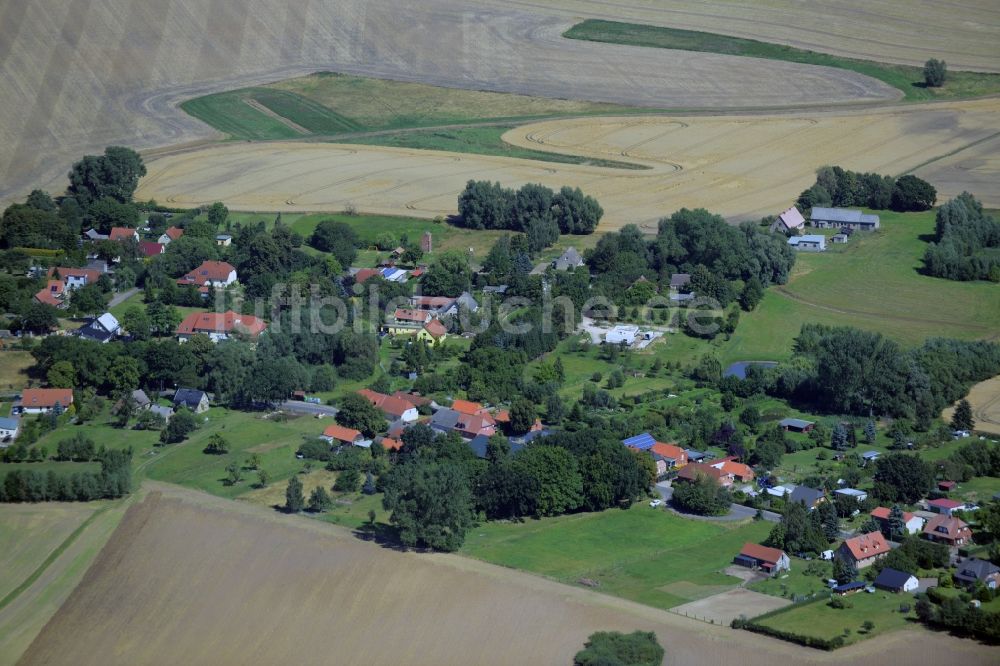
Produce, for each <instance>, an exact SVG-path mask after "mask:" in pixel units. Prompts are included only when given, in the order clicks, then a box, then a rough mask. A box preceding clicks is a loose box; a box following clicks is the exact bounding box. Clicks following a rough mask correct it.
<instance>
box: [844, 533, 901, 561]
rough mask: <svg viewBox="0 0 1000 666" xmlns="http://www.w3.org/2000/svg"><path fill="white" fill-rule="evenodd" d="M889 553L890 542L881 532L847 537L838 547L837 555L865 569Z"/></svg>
mask: <svg viewBox="0 0 1000 666" xmlns="http://www.w3.org/2000/svg"><path fill="white" fill-rule="evenodd" d="M888 554H889V544H888V542H887V541H886V540H885V537H884V536H882V533H881V532H871V533H869V534H860V535H858V536H856V537H853V538H851V539H847V540H846V541H844V543H842V544H840V547H839V548H837V556H838V557H843V558H846V559H847V560H848V561H850V562H853V563H854V566H855V568H858V569H864V568H865V567H870V566H871V565H873V564H875V562H876V561H877V560H880V559H882V558H883V557H885V556H886V555H888Z"/></svg>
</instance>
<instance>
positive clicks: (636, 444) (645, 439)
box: [622, 432, 656, 451]
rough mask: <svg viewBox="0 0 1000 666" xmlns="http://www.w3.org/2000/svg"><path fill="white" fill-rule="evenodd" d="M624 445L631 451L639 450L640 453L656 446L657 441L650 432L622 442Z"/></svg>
mask: <svg viewBox="0 0 1000 666" xmlns="http://www.w3.org/2000/svg"><path fill="white" fill-rule="evenodd" d="M622 444H624V445H625V446H627V447H629V448H630V449H638V450H639V451H647V450H649V449H651V448H653V446H654V445H655V444H656V440H655V439H654V438H653V436H652V435H650V434H649V433H648V432H644V433H641V434H638V435H635V436H633V437H629V438H627V439H623V440H622Z"/></svg>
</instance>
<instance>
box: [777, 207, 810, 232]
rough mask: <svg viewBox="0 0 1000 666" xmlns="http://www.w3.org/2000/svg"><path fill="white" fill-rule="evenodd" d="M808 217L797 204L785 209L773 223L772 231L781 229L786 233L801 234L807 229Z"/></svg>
mask: <svg viewBox="0 0 1000 666" xmlns="http://www.w3.org/2000/svg"><path fill="white" fill-rule="evenodd" d="M805 226H806V218H804V217H802V213H800V212H799V209H798V208H796V207H795V206H792V207H791V208H789V209H787V210H785V211H783V212H782V213H781V215H779V216H778V219H777V220H776V221H775V222H774V224H772V225H771V231H781V232H782V233H786V234H800V233H802V230H803V229H805Z"/></svg>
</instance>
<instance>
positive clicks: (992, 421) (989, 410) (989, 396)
mask: <svg viewBox="0 0 1000 666" xmlns="http://www.w3.org/2000/svg"><path fill="white" fill-rule="evenodd" d="M966 399H967V400H968V401H969V404H971V405H972V418H973V420H974V421H975V423H976V426H975V427H976V430H979V431H981V432H988V433H990V434H993V435H1000V377H993V378H992V379H987V380H986V381H984V382H979V383H978V384H976V385H975V386H973V387H972V388H971V389H969V394H968V395H967V396H966ZM954 413H955V408H954V407H949V408H947V409H945V410H944V412H943V413H942V414H941V418H942V419H944V420H945V421H951V417H952V415H953V414H954Z"/></svg>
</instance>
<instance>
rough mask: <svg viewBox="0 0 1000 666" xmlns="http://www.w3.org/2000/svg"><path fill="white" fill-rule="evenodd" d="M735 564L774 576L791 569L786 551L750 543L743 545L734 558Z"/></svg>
mask: <svg viewBox="0 0 1000 666" xmlns="http://www.w3.org/2000/svg"><path fill="white" fill-rule="evenodd" d="M733 564H738V565H740V566H743V567H747V568H749V569H760V570H761V571H764V572H766V573H769V574H771V575H772V576H773V575H775V574H777V573H778V572H779V571H788V570H790V569H791V560H789V559H788V555H786V554H785V552H784V551H782V550H779V549H778V548H768V547H767V546H761V545H760V544H756V543H749V542H747V543H745V544H743V548H742V549H741V550H740V552H739V554H738V555H737V556H736V557H734V558H733Z"/></svg>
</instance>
